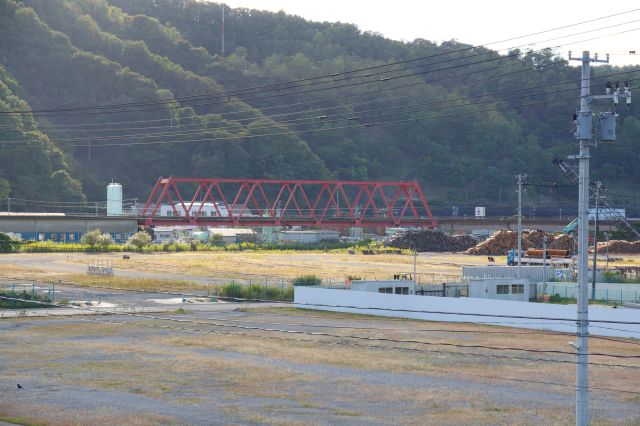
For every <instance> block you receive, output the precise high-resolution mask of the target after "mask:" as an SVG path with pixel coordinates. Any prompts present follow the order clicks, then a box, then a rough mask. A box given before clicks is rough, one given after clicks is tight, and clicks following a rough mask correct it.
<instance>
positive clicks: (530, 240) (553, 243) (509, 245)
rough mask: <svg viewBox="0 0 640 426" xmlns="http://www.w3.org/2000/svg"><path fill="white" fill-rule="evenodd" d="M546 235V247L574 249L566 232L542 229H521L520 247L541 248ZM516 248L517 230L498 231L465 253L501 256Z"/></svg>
mask: <svg viewBox="0 0 640 426" xmlns="http://www.w3.org/2000/svg"><path fill="white" fill-rule="evenodd" d="M545 236H546V237H547V248H550V249H560V250H569V251H570V252H573V250H574V239H573V237H571V236H569V235H566V234H553V233H549V232H544V231H532V230H524V231H522V249H523V250H527V249H529V248H542V246H543V243H544V241H543V239H544V237H545ZM517 248H518V232H517V231H498V232H496V233H495V234H493V235H492V236H491V237H489V238H488V239H486V240H484V241H483V242H481V243H480V244H478V245H476V246H474V247H471V248H469V249H468V250H467V251H466V253H467V254H481V255H494V256H501V255H505V254H507V252H508V251H509V250H511V249H517Z"/></svg>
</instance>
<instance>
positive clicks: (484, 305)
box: [294, 287, 640, 339]
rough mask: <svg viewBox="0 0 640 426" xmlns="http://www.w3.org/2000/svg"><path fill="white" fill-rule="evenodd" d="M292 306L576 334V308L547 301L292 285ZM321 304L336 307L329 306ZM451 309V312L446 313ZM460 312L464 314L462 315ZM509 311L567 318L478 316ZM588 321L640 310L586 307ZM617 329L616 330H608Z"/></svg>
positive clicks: (629, 329)
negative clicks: (555, 319)
mask: <svg viewBox="0 0 640 426" xmlns="http://www.w3.org/2000/svg"><path fill="white" fill-rule="evenodd" d="M294 304H296V307H298V308H303V309H316V310H322V311H335V312H350V313H358V314H368V315H379V316H388V317H398V318H413V319H421V320H429V321H447V322H473V323H484V324H493V323H494V322H500V324H498V323H496V324H494V325H500V326H507V327H522V328H532V329H541V330H553V331H562V332H567V333H575V331H576V325H575V322H573V321H575V318H576V306H575V305H555V304H548V303H530V302H513V301H506V300H491V299H475V298H469V297H464V298H452V297H431V296H410V295H409V296H405V295H395V294H381V293H369V292H362V291H350V290H331V289H323V288H312V287H295V292H294ZM321 305H333V306H336V305H340V306H349V307H348V308H346V307H332V306H321ZM366 308H387V309H406V310H410V311H430V312H439V313H424V312H399V311H386V310H378V309H366ZM448 313H450V314H448ZM460 313H463V314H465V315H461V314H460ZM483 314H484V315H513V316H526V317H545V318H558V319H567V320H565V321H553V320H541V319H524V318H499V317H487V316H482V315H483ZM589 319H590V320H606V321H630V322H640V309H630V308H617V309H613V308H610V307H602V306H589ZM612 328H615V329H616V330H612ZM589 332H590V333H591V334H594V335H599V336H617V337H631V338H636V339H639V338H640V324H607V323H594V322H592V323H591V324H590V327H589Z"/></svg>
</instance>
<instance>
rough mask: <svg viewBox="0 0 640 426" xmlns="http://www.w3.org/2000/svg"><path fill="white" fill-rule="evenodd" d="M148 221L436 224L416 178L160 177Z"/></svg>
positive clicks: (154, 223) (145, 214)
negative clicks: (374, 179)
mask: <svg viewBox="0 0 640 426" xmlns="http://www.w3.org/2000/svg"><path fill="white" fill-rule="evenodd" d="M141 216H143V217H146V220H145V225H147V226H158V225H196V226H230V225H231V226H296V225H299V226H333V225H335V226H342V225H344V226H368V225H372V226H374V225H380V226H420V227H425V228H435V226H436V221H435V219H434V218H433V215H432V214H431V209H430V208H429V204H428V203H427V200H426V198H425V196H424V194H423V192H422V190H421V189H420V186H419V185H418V184H417V183H416V182H369V181H328V180H275V179H222V178H188V177H187V178H184V177H173V176H171V177H167V178H165V177H160V178H159V179H158V181H157V182H156V184H155V186H154V187H153V189H152V191H151V194H150V195H149V198H148V200H147V202H146V204H145V206H144V208H143V209H142V212H141Z"/></svg>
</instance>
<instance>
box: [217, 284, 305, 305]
mask: <svg viewBox="0 0 640 426" xmlns="http://www.w3.org/2000/svg"><path fill="white" fill-rule="evenodd" d="M214 293H215V294H216V295H217V296H220V297H229V298H234V297H236V298H239V299H258V300H274V301H275V300H277V301H292V300H293V286H292V285H288V284H287V285H282V286H263V285H255V284H250V285H242V284H235V283H231V284H224V285H222V286H218V287H216V288H215V289H214Z"/></svg>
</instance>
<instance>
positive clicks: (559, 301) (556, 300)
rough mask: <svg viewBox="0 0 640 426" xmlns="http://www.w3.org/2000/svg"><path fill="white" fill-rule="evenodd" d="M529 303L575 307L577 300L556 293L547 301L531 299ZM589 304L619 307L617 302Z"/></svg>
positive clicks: (591, 303)
mask: <svg viewBox="0 0 640 426" xmlns="http://www.w3.org/2000/svg"><path fill="white" fill-rule="evenodd" d="M531 302H540V303H553V304H556V305H575V304H577V303H578V301H577V299H576V298H575V297H562V296H560V294H558V293H556V294H553V295H551V297H550V298H549V300H548V301H544V302H542V301H540V300H537V299H531ZM589 304H590V305H604V306H617V305H620V302H619V301H615V300H599V299H596V300H592V299H590V300H589Z"/></svg>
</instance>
